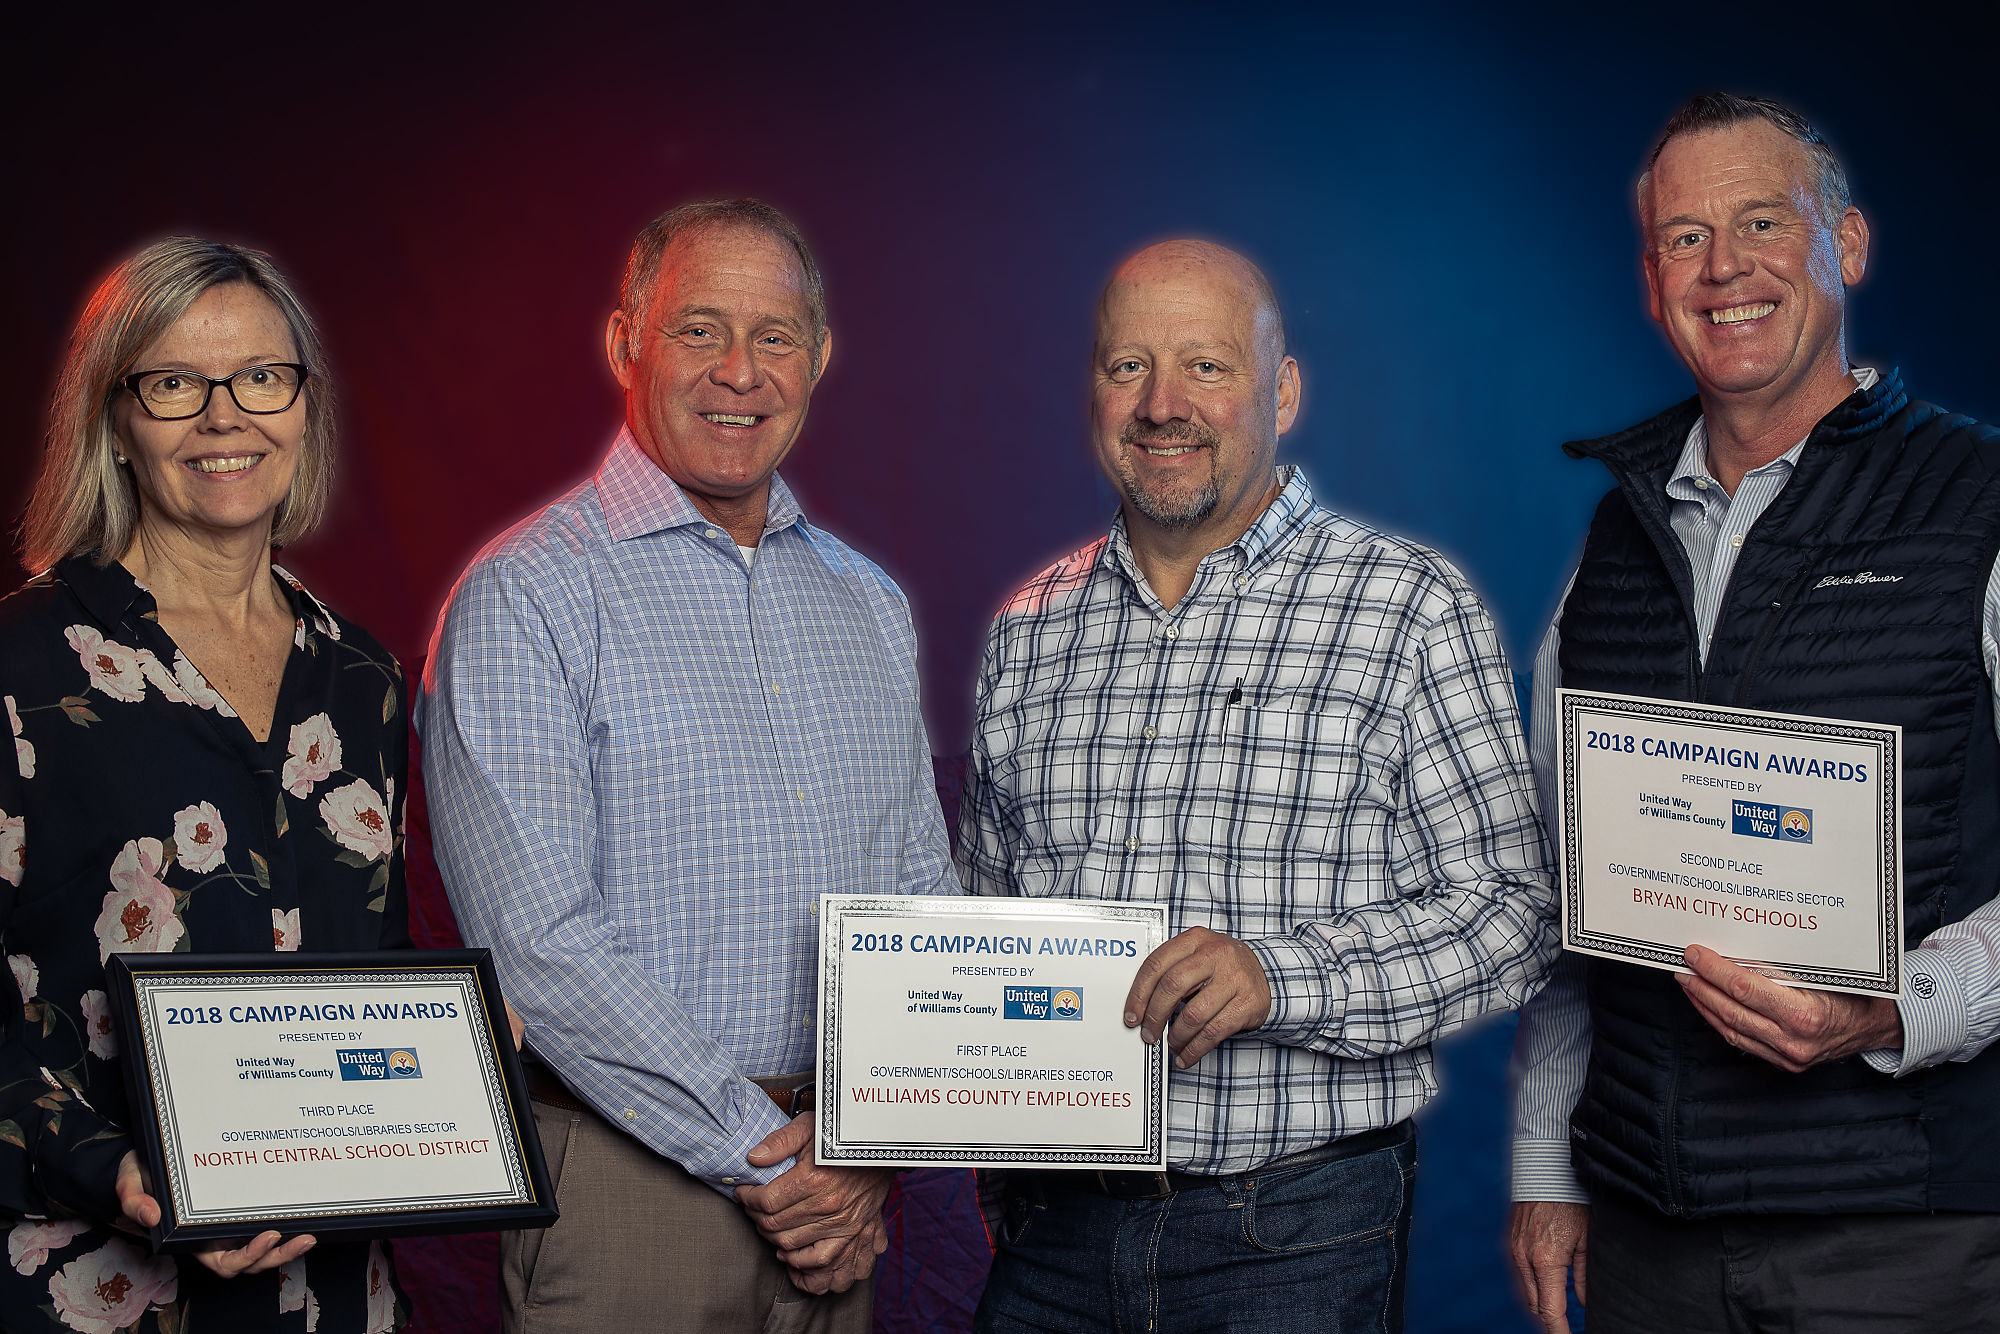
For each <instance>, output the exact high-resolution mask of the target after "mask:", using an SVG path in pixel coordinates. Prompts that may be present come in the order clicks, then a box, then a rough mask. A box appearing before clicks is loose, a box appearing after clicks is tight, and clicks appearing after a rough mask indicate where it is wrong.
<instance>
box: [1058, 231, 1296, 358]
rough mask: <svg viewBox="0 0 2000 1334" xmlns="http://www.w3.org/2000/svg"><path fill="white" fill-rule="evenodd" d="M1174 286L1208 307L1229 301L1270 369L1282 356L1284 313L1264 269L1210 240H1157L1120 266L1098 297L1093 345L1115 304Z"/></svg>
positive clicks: (1111, 320) (1101, 339)
mask: <svg viewBox="0 0 2000 1334" xmlns="http://www.w3.org/2000/svg"><path fill="white" fill-rule="evenodd" d="M1177 289H1178V291H1179V292H1180V293H1183V294H1184V295H1185V297H1186V298H1187V299H1189V300H1190V301H1196V300H1205V301H1206V302H1207V303H1208V304H1209V308H1210V309H1211V310H1216V309H1218V308H1226V307H1227V306H1230V305H1234V306H1236V307H1238V308H1240V309H1241V310H1242V311H1244V312H1245V313H1247V315H1248V325H1247V328H1248V331H1249V333H1250V336H1251V338H1252V340H1253V343H1254V349H1255V351H1256V352H1257V353H1258V355H1259V356H1260V357H1262V358H1263V359H1264V365H1265V366H1266V367H1268V368H1272V369H1275V368H1276V367H1277V365H1278V363H1279V362H1280V361H1282V360H1283V359H1284V356H1285V317H1284V314H1283V312H1282V311H1280V310H1279V308H1278V294H1277V292H1276V291H1275V290H1274V289H1273V288H1272V287H1271V280H1270V279H1269V278H1266V277H1265V276H1264V271H1263V270H1262V269H1260V268H1258V267H1257V266H1256V265H1255V264H1253V263H1251V262H1250V260H1249V259H1247V258H1245V257H1244V256H1242V255H1239V254H1237V253H1236V252H1235V251H1234V250H1231V249H1229V248H1228V247H1227V246H1220V245H1217V244H1215V242H1213V241H1197V240H1178V241H1161V242H1159V243H1158V244H1156V245H1149V246H1147V247H1146V248H1145V249H1144V250H1141V251H1139V252H1138V253H1137V254H1135V255H1133V256H1132V257H1131V258H1129V259H1127V260H1126V261H1125V262H1124V263H1123V264H1120V265H1119V266H1118V268H1117V271H1116V272H1114V273H1113V274H1112V275H1111V281H1110V282H1108V283H1106V284H1105V285H1104V294H1103V295H1102V296H1100V297H1099V298H1098V301H1097V347H1098V349H1099V350H1100V351H1101V350H1102V349H1103V347H1104V333H1105V329H1106V328H1107V327H1108V326H1110V325H1111V324H1113V323H1114V322H1115V315H1116V311H1117V308H1118V307H1119V306H1120V305H1121V304H1122V303H1123V302H1125V301H1126V300H1127V299H1129V298H1130V297H1131V296H1133V295H1134V294H1135V293H1138V292H1143V293H1145V294H1146V295H1148V296H1152V295H1155V294H1159V293H1161V292H1167V293H1172V292H1175V291H1176V290H1177Z"/></svg>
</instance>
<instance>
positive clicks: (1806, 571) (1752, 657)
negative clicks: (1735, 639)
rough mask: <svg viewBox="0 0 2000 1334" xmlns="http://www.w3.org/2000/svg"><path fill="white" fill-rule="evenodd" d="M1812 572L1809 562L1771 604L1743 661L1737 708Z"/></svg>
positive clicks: (1736, 702)
mask: <svg viewBox="0 0 2000 1334" xmlns="http://www.w3.org/2000/svg"><path fill="white" fill-rule="evenodd" d="M1812 572H1813V567H1812V564H1811V562H1810V561H1808V562H1807V563H1806V565H1805V567H1804V568H1803V569H1801V570H1800V571H1799V573H1797V574H1795V575H1793V576H1792V581H1791V582H1790V583H1789V584H1786V585H1785V591H1784V594H1783V596H1781V597H1780V598H1779V600H1778V601H1776V602H1773V603H1772V604H1771V606H1770V608H1769V610H1768V612H1767V614H1766V615H1765V617H1764V628H1763V629H1762V630H1759V631H1758V632H1757V638H1756V640H1755V641H1754V642H1753V643H1752V644H1751V645H1750V652H1749V653H1748V654H1747V655H1746V656H1745V657H1744V659H1743V670H1742V672H1741V673H1740V674H1739V675H1738V676H1737V678H1736V698H1735V700H1734V701H1733V703H1734V705H1735V707H1737V708H1739V709H1740V708H1742V707H1743V697H1744V696H1745V695H1746V694H1747V693H1749V690H1750V680H1751V678H1752V677H1753V676H1755V675H1756V672H1757V659H1758V658H1760V657H1762V656H1763V653H1764V645H1765V644H1766V643H1768V642H1770V638H1771V632H1772V631H1773V630H1776V629H1777V628H1778V622H1780V621H1782V620H1784V619H1785V612H1786V611H1787V610H1789V609H1790V607H1791V605H1792V604H1793V603H1794V602H1796V601H1798V599H1799V595H1800V594H1802V593H1804V592H1805V584H1806V580H1808V579H1810V578H1812ZM1716 619H1717V620H1720V619H1721V617H1719V616H1718V617H1717V618H1716Z"/></svg>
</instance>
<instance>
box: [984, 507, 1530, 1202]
mask: <svg viewBox="0 0 2000 1334" xmlns="http://www.w3.org/2000/svg"><path fill="white" fill-rule="evenodd" d="M1282 474H1283V487H1282V489H1281V491H1280V493H1279V495H1278V497H1277V499H1276V500H1275V501H1274V502H1273V503H1272V504H1271V506H1270V507H1269V508H1268V509H1266V510H1265V511H1264V513H1263V515H1262V516H1261V517H1260V518H1259V519H1258V520H1257V522H1256V523H1255V524H1254V525H1253V526H1252V527H1251V528H1250V530H1249V531H1248V532H1246V533H1244V534H1243V536H1242V537H1241V538H1239V539H1238V540H1237V541H1235V542H1233V543H1231V544H1230V545H1229V546H1226V547H1224V548H1222V549H1221V550H1219V551H1215V552H1213V553H1211V554H1210V555H1209V556H1208V557H1206V558H1205V559H1204V560H1203V561H1202V563H1201V566H1200V569H1199V571H1198V572H1197V573H1196V575H1195V579H1194V583H1193V586H1192V587H1191V588H1190V589H1189V590H1188V592H1187V594H1186V596H1185V597H1183V598H1182V599H1181V600H1180V602H1179V603H1177V604H1176V605H1175V606H1173V607H1172V608H1168V607H1165V606H1163V605H1162V604H1161V602H1160V600H1159V599H1158V598H1157V597H1156V596H1154V594H1153V592H1152V590H1151V589H1150V588H1149V587H1148V586H1147V584H1146V581H1145V578H1144V576H1143V575H1142V574H1141V573H1140V571H1139V568H1138V566H1137V565H1136V564H1135V563H1134V560H1133V556H1132V550H1131V547H1130V545H1129V544H1128V542H1127V539H1126V533H1125V526H1124V520H1123V518H1122V516H1121V517H1120V518H1119V519H1118V520H1117V521H1115V522H1114V523H1113V525H1112V529H1111V534H1110V536H1109V537H1108V538H1106V539H1101V540H1099V541H1097V542H1095V543H1093V544H1092V545H1090V546H1089V547H1086V548H1084V549H1083V550H1082V551H1080V552H1077V553H1076V554H1075V555H1073V556H1070V557H1068V558H1067V559H1064V560H1062V561H1059V562H1057V563H1056V564H1055V565H1054V566H1052V567H1050V568H1049V569H1048V570H1046V571H1044V572H1043V573H1042V574H1040V575H1038V576H1036V577H1035V578H1034V579H1032V580H1030V581H1029V583H1028V584H1027V586H1026V587H1025V588H1023V589H1022V590H1021V592H1020V593H1019V594H1017V595H1016V596H1015V597H1014V599H1013V600H1012V601H1011V602H1009V603H1008V604H1007V606H1006V607H1005V608H1003V609H1002V610H1001V612H1000V614H999V617H998V618H997V619H996V620H995V621H994V624H993V629H992V632H991V634H990V636H989V637H988V640H987V646H986V655H985V661H984V665H983V667H982V670H981V673H980V681H979V692H978V707H977V721H976V723H975V732H974V738H973V750H972V760H971V765H970V768H969V772H968V774H967V781H966V790H965V796H964V802H963V808H962V814H961V817H960V839H959V872H960V874H961V876H962V877H963V878H964V881H965V885H966V888H967V890H968V892H971V893H975V894H1018V895H1026V896H1030V897H1067V898H1093V899H1114V900H1138V901H1148V902H1161V901H1163V902H1165V903H1167V904H1168V905H1170V909H1171V913H1170V917H1171V924H1172V926H1173V928H1174V929H1175V930H1177V931H1178V930H1185V929H1187V928H1190V927H1196V926H1205V927H1209V928H1211V929H1213V930H1216V931H1219V932H1223V933H1225V934H1227V935H1231V936H1235V937H1237V938H1239V939H1242V940H1244V941H1245V942H1246V943H1247V944H1248V945H1249V946H1250V948H1251V949H1252V950H1253V951H1254V952H1255V953H1256V955H1257V957H1258V960H1259V962H1260V963H1261V964H1262V965H1263V967H1264V971H1265V973H1266V975H1267V976H1268V978H1269V980H1270V984H1271V992H1272V1008H1271V1013H1270V1015H1269V1017H1268V1019H1267V1020H1266V1022H1265V1023H1264V1025H1263V1026H1262V1027H1261V1028H1258V1029H1256V1030H1254V1031H1252V1032H1249V1033H1245V1034H1241V1035H1238V1036H1237V1037H1234V1038H1231V1039H1229V1040H1228V1041H1226V1042H1224V1043H1223V1044H1222V1045H1221V1046H1220V1047H1219V1048H1217V1049H1216V1050H1215V1051H1214V1052H1212V1053H1210V1054H1209V1055H1208V1056H1206V1057H1204V1058H1203V1059H1202V1060H1201V1061H1199V1062H1197V1063H1196V1064H1195V1065H1194V1067H1193V1068H1191V1069H1188V1070H1175V1071H1173V1073H1172V1076H1171V1080H1170V1083H1169V1089H1168V1126H1169V1141H1168V1159H1169V1162H1170V1163H1171V1164H1172V1165H1173V1166H1174V1167H1176V1168H1179V1169H1182V1170H1185V1171H1192V1172H1200V1173H1210V1174H1219V1173H1232V1172H1242V1171H1247V1170H1249V1169H1251V1168H1254V1167H1257V1166H1259V1165H1261V1164H1263V1163H1266V1162H1269V1161H1270V1160H1272V1159H1275V1158H1279V1157H1283V1156H1285V1155H1287V1154H1291V1153H1296V1152H1299V1151H1302V1150H1305V1149H1310V1148H1315V1147H1318V1146H1320V1145H1323V1144H1326V1143H1328V1142H1329V1141H1332V1140H1335V1139H1339V1138H1342V1137H1344V1136H1347V1135H1352V1134H1356V1133H1358V1132H1361V1131H1365V1130H1370V1129H1374V1128H1376V1127H1380V1126H1387V1125H1391V1124H1393V1123H1395V1122H1397V1121H1399V1120H1401V1119H1403V1118H1404V1117H1407V1116H1409V1115H1411V1114H1412V1113H1414V1112H1415V1111H1416V1110H1417V1109H1418V1108H1419V1107H1421V1106H1423V1104H1424V1103H1425V1102H1426V1101H1427V1100H1428V1099H1429V1098H1430V1097H1431V1095H1432V1094H1433V1093H1435V1092H1436V1090H1437V1082H1436V1078H1435V1074H1434V1064H1433V1059H1432V1055H1431V1043H1432V1042H1433V1041H1435V1040H1436V1039H1437V1038H1438V1037H1440V1036H1441V1035H1443V1034H1444V1033H1446V1032H1449V1031H1450V1030H1451V1029H1453V1028H1456V1027H1457V1026H1459V1025H1461V1024H1463V1023H1465V1022H1466V1021H1468V1020H1470V1019H1472V1018H1475V1017H1476V1016H1478V1015H1480V1014H1483V1013H1486V1012H1489V1011H1492V1010H1498V1009H1503V1008H1509V1007H1512V1006H1516V1005H1519V1004H1520V1003H1521V1002H1522V1001H1523V1000H1524V999H1525V998H1526V997H1527V996H1528V995H1530V994H1532V992H1533V990H1534V988H1535V985H1536V984H1537V983H1538V982H1539V981H1540V979H1541V977H1542V973H1543V971H1544V969H1545V968H1546V967H1547V965H1548V962H1549V960H1550V959H1551V958H1552V957H1553V956H1554V954H1555V952H1556V948H1557V944H1558V938H1557V933H1556V915H1555V901H1554V894H1553V886H1552V883H1551V878H1550V876H1549V873H1548V870H1547V864H1546V858H1545V853H1544V850H1543V843H1542V837H1541V829H1540V825H1539V822H1538V820H1537V816H1536V810H1535V803H1534V793H1533V783H1532V778H1531V775H1530V771H1529V769H1528V763H1527V756H1526V753H1525V750H1524V747H1523V744H1522V738H1521V732H1520V721H1519V714H1518V710H1517V707H1516V705H1515V701H1514V690H1513V684H1512V680H1511V678H1510V676H1509V674H1508V670H1507V664H1506V661H1505V659H1504V658H1503V657H1502V655H1501V651H1500V646H1499V644H1498V642H1497V639H1496V637H1495V635H1494V631H1493V626H1492V623H1491V621H1490V620H1489V619H1488V617H1487V615H1486V612H1485V610H1484V608H1483V607H1481V605H1480V603H1479V599H1478V597H1477V595H1476V594H1474V592H1473V591H1472V588H1471V586H1470V585H1468V584H1467V583H1466V581H1465V579H1464V577H1463V576H1461V575H1460V574H1459V573H1458V571H1457V570H1455V569H1453V568H1452V567H1451V566H1450V565H1449V564H1448V563H1447V562H1445V561H1444V560H1443V559H1442V558H1440V557H1439V556H1438V555H1437V554H1436V553H1434V552H1431V551H1428V550H1425V549H1424V548H1421V547H1418V546H1415V545H1413V544H1411V543H1409V542H1405V541H1402V540H1399V539H1397V538H1393V537H1389V536H1386V535H1384V534H1382V533H1378V532H1375V531H1373V530H1371V529H1368V528H1366V527H1363V526H1362V525H1360V524H1357V523H1354V522H1352V521H1350V520H1348V519H1344V518H1341V517H1339V516H1337V515H1334V514H1331V513H1329V512H1327V511H1326V510H1323V509H1320V508H1318V507H1317V506H1315V505H1314V503H1313V498H1312V492H1311V490H1310V489H1309V488H1308V487H1307V485H1306V482H1305V479H1304V477H1303V476H1301V475H1299V474H1298V473H1297V472H1296V470H1293V469H1284V470H1282Z"/></svg>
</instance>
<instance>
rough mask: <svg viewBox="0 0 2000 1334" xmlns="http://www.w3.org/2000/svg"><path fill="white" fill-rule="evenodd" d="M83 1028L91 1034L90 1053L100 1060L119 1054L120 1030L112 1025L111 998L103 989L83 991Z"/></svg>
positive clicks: (113, 1057) (110, 1058) (112, 1057)
mask: <svg viewBox="0 0 2000 1334" xmlns="http://www.w3.org/2000/svg"><path fill="white" fill-rule="evenodd" d="M83 1030H84V1032H85V1033H87V1034H89V1036H90V1054H91V1055H92V1056H95V1057H96V1058H97V1059H98V1060H100V1061H109V1060H113V1059H115V1058H116V1057H117V1055H118V1031H117V1030H116V1029H114V1028H113V1027H112V1026H111V998H110V997H108V996H106V995H105V994H104V993H103V992H101V991H86V992H84V993H83Z"/></svg>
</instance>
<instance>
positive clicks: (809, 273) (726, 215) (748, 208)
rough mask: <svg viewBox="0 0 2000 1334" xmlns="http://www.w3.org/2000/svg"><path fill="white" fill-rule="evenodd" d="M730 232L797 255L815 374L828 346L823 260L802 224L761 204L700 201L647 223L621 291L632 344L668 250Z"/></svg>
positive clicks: (755, 201)
mask: <svg viewBox="0 0 2000 1334" xmlns="http://www.w3.org/2000/svg"><path fill="white" fill-rule="evenodd" d="M729 227H748V228H751V229H752V230H755V231H760V232H763V233H764V234H765V235H767V236H769V237H771V238H773V239H774V240H778V241H782V242H784V243H785V244H786V245H788V246H790V247H791V248H792V253H793V254H794V255H796V256H798V260H799V273H800V274H801V275H802V276H803V277H804V278H805V283H806V319H807V321H808V322H809V323H810V325H811V326H812V327H811V328H810V330H809V331H808V332H809V333H810V335H811V337H810V342H811V344H812V346H811V348H810V352H811V355H812V364H813V369H814V370H815V371H817V370H818V369H819V349H820V345H821V344H822V343H823V342H825V341H826V283H825V281H824V280H823V279H822V278H821V277H820V272H819V261H817V260H815V259H814V258H813V253H812V247H810V246H808V245H807V244H806V238H805V236H804V235H803V234H801V233H800V231H799V228H798V224H797V223H794V222H793V221H792V220H791V219H790V218H788V217H786V216H785V215H784V214H783V213H781V212H779V211H778V210H777V209H775V208H773V207H771V206H770V205H769V204H766V203H764V202H763V201H762V200H760V199H700V200H696V201H695V202H693V203H689V204H680V205H677V206H675V207H673V208H670V209H668V210H667V211H666V212H665V213H662V214H661V215H660V216H659V217H657V218H654V219H653V220H652V221H651V222H649V223H647V224H646V227H645V230H644V231H642V232H640V233H639V237H638V239H637V240H635V241H633V242H632V253H631V255H630V256H629V257H628V258H627V259H626V261H625V281H624V283H623V284H622V285H621V286H620V288H619V290H618V308H619V309H620V310H622V311H624V312H625V315H626V318H627V319H628V320H629V321H630V322H631V323H632V326H633V334H634V337H633V343H634V345H635V346H636V344H637V341H638V339H637V333H638V328H639V325H640V323H641V320H642V318H643V316H644V314H645V309H646V302H647V300H648V299H649V298H650V297H651V296H652V294H653V284H654V282H655V281H656V280H657V279H658V278H659V276H660V260H661V259H662V258H663V257H664V256H665V255H666V253H667V249H668V247H669V246H671V245H673V243H674V242H676V241H678V240H680V239H681V238H682V237H684V236H690V235H693V234H695V233H697V232H703V231H710V230H717V229H723V228H729Z"/></svg>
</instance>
